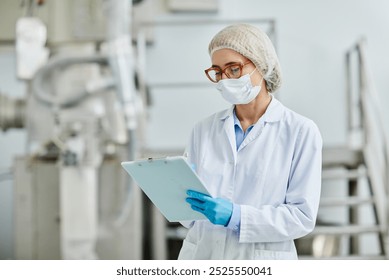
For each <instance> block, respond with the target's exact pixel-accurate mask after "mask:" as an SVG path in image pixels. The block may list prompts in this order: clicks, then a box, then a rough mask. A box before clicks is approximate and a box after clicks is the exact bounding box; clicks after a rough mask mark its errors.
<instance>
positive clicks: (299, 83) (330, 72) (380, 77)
mask: <svg viewBox="0 0 389 280" xmlns="http://www.w3.org/2000/svg"><path fill="white" fill-rule="evenodd" d="M219 3H220V12H219V13H218V14H217V15H209V16H204V17H205V18H219V19H245V18H246V19H253V18H274V19H275V20H276V21H277V48H278V54H279V58H280V61H281V67H282V69H283V76H284V81H283V86H282V88H281V89H280V91H279V95H278V96H279V98H280V99H281V100H282V102H283V103H284V104H285V105H287V106H288V107H290V108H291V109H293V110H295V111H297V112H299V113H301V114H303V115H305V116H307V117H309V118H311V119H313V120H314V121H315V122H316V123H317V125H318V126H319V128H320V130H321V133H322V136H323V140H324V144H325V145H333V144H342V143H344V142H346V140H347V139H346V131H345V129H346V105H345V81H344V77H345V68H344V54H345V52H346V50H348V49H349V48H350V47H351V46H352V45H353V44H354V43H355V42H356V41H357V40H358V39H359V38H361V36H365V37H366V38H367V45H368V54H369V57H370V61H371V64H372V66H373V68H372V70H373V75H374V81H375V82H376V86H377V89H378V91H379V95H380V98H381V100H382V104H383V106H385V105H389V95H387V94H386V91H387V90H388V89H389V84H388V82H387V80H388V79H387V77H386V73H388V70H389V61H388V59H387V58H386V50H388V49H389V33H388V32H385V26H387V25H388V24H389V17H388V13H389V12H388V11H389V2H388V1H385V0H373V1H367V0H342V1H336V0H329V1H318V0H316V1H310V0H295V1H288V0H273V1H264V0H241V1H235V0H220V1H219ZM178 17H179V15H175V16H174V18H178ZM184 17H185V18H190V15H185V16H184ZM212 28H213V29H214V28H215V27H210V29H211V30H212ZM219 29H220V28H219ZM163 30H164V28H163ZM171 30H172V31H171V32H170V33H168V32H167V34H168V35H167V36H165V39H163V38H161V40H165V41H164V42H163V43H162V42H161V43H158V41H157V44H159V45H158V46H156V47H157V48H160V50H162V51H161V53H163V54H164V56H163V58H162V57H161V58H160V59H161V60H163V61H173V63H174V62H176V61H179V63H182V68H181V72H184V71H187V72H184V73H179V74H181V75H183V74H187V77H183V80H188V77H194V76H195V77H196V78H195V79H199V80H204V81H206V80H205V79H206V78H205V76H204V75H203V69H205V68H206V67H208V66H209V64H210V61H209V58H208V56H207V44H208V42H209V40H210V39H211V37H212V35H213V34H214V33H210V32H209V31H208V30H207V29H204V28H203V31H202V34H201V32H200V31H199V30H200V27H199V28H198V29H197V30H196V31H194V30H193V29H192V28H187V29H186V30H177V29H173V28H172V29H171ZM173 30H174V31H173ZM212 31H213V30H212ZM165 32H166V31H165ZM188 35H189V36H188ZM188 40H189V42H188ZM169 42H170V43H171V44H170V45H169ZM199 42H200V44H199ZM173 43H174V44H173ZM165 44H166V45H165ZM167 45H169V47H168V46H167ZM174 45H175V48H172V47H171V46H174ZM182 45H184V46H185V47H181V46H182ZM199 48H200V49H199ZM153 52H154V50H153V48H151V56H150V60H149V61H148V66H149V69H150V71H151V74H150V76H151V78H150V79H151V80H153V79H157V80H158V81H161V80H162V81H163V80H167V81H169V80H171V79H172V77H173V78H175V77H176V76H177V75H175V73H172V71H169V70H168V71H166V68H165V71H163V70H162V71H156V72H153V71H154V70H155V69H159V67H160V65H159V64H158V58H157V56H156V55H154V53H153ZM186 68H189V69H186ZM197 75H198V76H197ZM155 77H157V78H155ZM178 79H180V77H178ZM175 91H176V92H175V93H173V90H171V91H170V94H165V93H164V92H158V91H157V90H156V91H155V92H154V95H153V96H154V98H155V100H156V101H160V102H162V106H161V107H158V104H156V105H155V108H154V109H153V110H152V114H151V117H152V119H151V126H150V129H149V131H150V134H149V139H148V140H149V145H150V146H153V147H161V148H166V147H169V143H170V146H183V145H185V139H187V137H188V134H189V132H190V127H191V126H192V124H193V122H194V118H190V117H188V116H187V115H188V114H190V115H191V116H196V117H198V118H200V117H203V116H205V115H207V114H209V113H210V112H211V111H217V110H218V109H220V108H222V107H225V106H227V104H225V103H223V101H220V99H221V98H219V97H215V96H214V95H215V94H217V93H216V91H214V90H213V89H212V88H211V89H207V90H204V89H197V91H196V92H197V96H196V93H193V94H191V95H188V90H187V89H180V90H175ZM212 94H213V95H212ZM183 95H188V96H187V99H186V100H187V102H184V101H181V99H182V98H183V97H182V96H183ZM204 97H205V98H204ZM208 98H210V99H208ZM215 98H216V99H215ZM218 98H219V100H217V99H218ZM176 100H178V101H180V103H178V105H179V106H182V107H183V108H181V109H180V108H177V104H176V103H177V102H176ZM201 104H203V105H201ZM210 104H213V105H210ZM202 106H206V108H205V109H203V108H202ZM210 106H214V109H215V110H212V108H209V107H210ZM162 108H163V110H164V114H163V116H164V117H163V119H161V118H160V114H162V111H161V109H162ZM167 108H175V109H172V110H170V111H169V110H167ZM209 109H211V110H209ZM199 111H200V112H199ZM384 113H385V118H386V120H387V121H389V112H387V111H385V112H384ZM177 114H179V115H177ZM167 120H171V122H167ZM166 124H169V125H171V126H173V127H174V130H175V133H172V132H170V133H168V134H167V133H164V129H162V128H163V127H166Z"/></svg>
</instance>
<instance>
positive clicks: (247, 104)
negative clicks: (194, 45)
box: [179, 24, 322, 259]
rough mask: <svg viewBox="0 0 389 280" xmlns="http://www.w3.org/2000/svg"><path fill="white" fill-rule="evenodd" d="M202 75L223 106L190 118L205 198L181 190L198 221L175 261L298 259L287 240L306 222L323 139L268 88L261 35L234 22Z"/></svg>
mask: <svg viewBox="0 0 389 280" xmlns="http://www.w3.org/2000/svg"><path fill="white" fill-rule="evenodd" d="M209 54H210V56H211V60H212V67H211V68H209V69H207V70H205V73H206V75H207V76H208V78H209V79H210V80H211V81H212V82H214V83H216V87H217V89H218V90H219V91H220V93H221V95H222V97H223V98H225V100H227V101H228V102H230V103H231V104H232V107H231V108H229V109H227V110H224V111H221V112H218V113H216V114H214V115H212V116H210V117H208V118H206V119H205V120H203V121H201V122H199V123H198V124H196V125H195V127H194V128H193V131H192V136H191V139H190V144H189V147H188V149H187V155H188V161H189V162H190V163H191V164H193V166H195V167H196V172H197V174H198V175H199V176H200V178H201V179H202V180H203V182H204V183H205V185H206V187H207V189H208V190H209V193H210V194H211V195H212V197H209V196H206V195H204V194H201V193H198V192H195V191H191V190H189V191H188V198H187V199H186V200H187V202H188V203H189V204H190V206H191V207H192V209H193V210H195V211H199V212H201V213H203V214H204V216H205V217H206V218H207V219H205V220H198V221H195V222H194V221H193V222H191V223H188V224H187V223H185V222H183V224H184V225H185V226H187V227H189V231H188V234H187V236H186V238H185V240H184V242H183V246H182V248H181V251H180V254H179V259H297V252H296V248H295V245H294V239H296V238H300V237H302V236H304V235H306V234H308V233H309V232H311V231H312V230H313V228H314V226H315V221H316V215H317V210H318V204H319V198H320V188H321V150H322V139H321V136H320V132H319V130H318V128H317V126H316V125H315V124H314V123H313V122H312V121H311V120H309V119H307V118H305V117H303V116H301V115H299V114H297V113H295V112H293V111H291V110H290V109H288V108H286V107H285V106H283V105H282V104H281V103H280V102H279V101H278V100H277V99H275V98H274V96H273V95H272V93H273V92H275V91H276V90H277V89H278V88H279V87H280V84H281V73H280V66H279V62H278V58H277V55H276V53H275V50H274V47H273V45H272V43H271V41H270V39H269V38H268V37H267V35H266V34H265V33H264V32H263V31H261V30H259V29H257V28H256V27H254V26H251V25H248V24H236V25H232V26H229V27H226V28H225V29H223V30H221V31H220V32H219V33H218V34H216V35H215V37H214V38H213V39H212V41H211V42H210V44H209Z"/></svg>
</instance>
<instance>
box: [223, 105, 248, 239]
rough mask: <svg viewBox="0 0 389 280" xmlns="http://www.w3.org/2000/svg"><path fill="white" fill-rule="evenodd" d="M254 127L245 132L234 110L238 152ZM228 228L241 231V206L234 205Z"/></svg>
mask: <svg viewBox="0 0 389 280" xmlns="http://www.w3.org/2000/svg"><path fill="white" fill-rule="evenodd" d="M253 127H254V125H250V126H249V127H248V128H247V129H246V131H243V128H242V125H241V124H240V121H239V119H238V117H237V116H236V113H235V109H234V128H235V140H236V150H238V149H239V146H240V144H242V142H243V140H244V139H245V138H246V136H247V135H248V134H249V133H250V131H251V129H252V128H253ZM227 227H228V228H230V229H232V230H234V231H239V229H240V206H239V205H238V204H235V203H234V204H233V209H232V215H231V219H230V221H229V223H228V225H227Z"/></svg>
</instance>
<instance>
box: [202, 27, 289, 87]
mask: <svg viewBox="0 0 389 280" xmlns="http://www.w3.org/2000/svg"><path fill="white" fill-rule="evenodd" d="M225 48H227V49H232V50H234V51H236V52H238V53H240V54H241V55H243V56H244V57H246V58H248V59H250V60H251V61H252V62H253V63H254V65H255V66H256V67H257V69H258V70H259V71H260V72H261V73H262V76H263V78H264V80H265V81H266V88H267V90H268V91H269V92H275V91H276V90H277V89H278V88H279V87H280V86H281V80H282V79H281V67H280V63H279V61H278V57H277V54H276V51H275V49H274V46H273V44H272V42H271V41H270V39H269V37H268V36H267V35H266V33H265V32H263V31H262V30H260V29H259V28H257V27H255V26H252V25H249V24H244V23H240V24H234V25H230V26H228V27H226V28H224V29H223V30H221V31H220V32H219V33H217V34H216V35H215V36H214V37H213V39H212V41H211V42H210V43H209V47H208V51H209V54H210V55H211V56H212V54H213V53H214V52H215V51H216V50H220V49H225Z"/></svg>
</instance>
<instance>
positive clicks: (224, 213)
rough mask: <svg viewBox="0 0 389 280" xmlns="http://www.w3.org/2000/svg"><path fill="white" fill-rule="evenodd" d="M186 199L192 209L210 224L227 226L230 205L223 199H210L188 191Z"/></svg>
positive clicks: (201, 194) (230, 211)
mask: <svg viewBox="0 0 389 280" xmlns="http://www.w3.org/2000/svg"><path fill="white" fill-rule="evenodd" d="M186 194H187V195H188V196H189V197H188V198H187V199H186V202H188V203H189V204H190V205H191V207H192V209H193V210H195V211H198V212H200V213H202V214H204V215H205V216H206V217H207V218H208V220H210V221H211V223H213V224H215V225H222V226H227V225H228V223H229V221H230V219H231V215H232V203H231V202H230V201H228V200H225V199H223V198H212V197H210V196H208V195H206V194H203V193H199V192H196V191H192V190H188V191H187V192H186Z"/></svg>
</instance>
